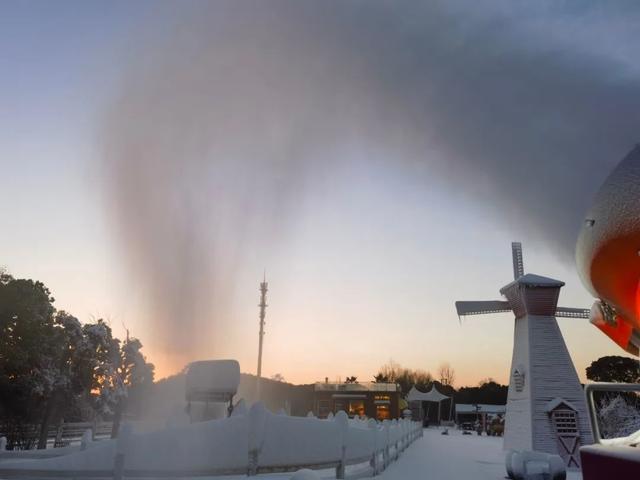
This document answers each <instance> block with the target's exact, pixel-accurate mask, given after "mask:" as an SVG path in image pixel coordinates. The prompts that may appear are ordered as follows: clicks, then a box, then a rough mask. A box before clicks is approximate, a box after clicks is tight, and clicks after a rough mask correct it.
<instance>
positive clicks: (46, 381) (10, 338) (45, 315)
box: [0, 271, 63, 440]
mask: <svg viewBox="0 0 640 480" xmlns="http://www.w3.org/2000/svg"><path fill="white" fill-rule="evenodd" d="M52 303H53V298H52V297H51V294H50V292H49V290H48V289H47V288H46V287H45V286H44V284H43V283H41V282H34V281H33V280H22V279H14V278H13V277H12V276H11V275H9V274H7V273H6V272H4V271H3V272H1V274H0V392H1V393H0V404H1V407H0V411H1V413H2V416H3V417H4V418H5V419H7V418H9V419H14V420H15V421H16V422H18V423H21V422H27V423H40V422H39V421H38V419H37V417H36V415H37V412H41V411H42V407H43V406H44V405H45V404H46V403H47V400H49V398H50V396H51V394H52V392H53V390H54V389H55V387H56V385H57V383H58V382H59V381H60V380H61V379H60V375H59V372H58V367H59V365H58V363H57V362H56V356H57V353H58V352H59V350H60V348H61V347H63V345H61V344H60V342H59V340H60V336H59V335H57V332H56V330H55V322H54V312H55V309H54V308H53V305H52ZM45 414H46V413H45ZM10 440H12V439H10Z"/></svg>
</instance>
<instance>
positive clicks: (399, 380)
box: [374, 360, 433, 395]
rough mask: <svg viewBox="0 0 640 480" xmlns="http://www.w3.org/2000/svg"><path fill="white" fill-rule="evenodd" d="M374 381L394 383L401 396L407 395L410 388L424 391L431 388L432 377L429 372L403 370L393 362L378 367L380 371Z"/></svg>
mask: <svg viewBox="0 0 640 480" xmlns="http://www.w3.org/2000/svg"><path fill="white" fill-rule="evenodd" d="M374 379H376V381H378V379H380V380H385V383H396V384H398V385H400V391H401V392H402V394H403V395H406V394H407V393H409V390H411V387H414V386H415V387H416V388H417V389H418V390H423V391H426V390H428V389H429V388H431V385H432V384H433V377H432V376H431V374H430V373H429V372H426V371H424V370H411V369H408V368H403V367H402V366H400V364H398V363H395V362H394V361H393V360H391V361H389V363H387V364H386V365H383V366H382V367H380V370H379V372H378V374H377V375H375V376H374ZM379 383H381V382H379Z"/></svg>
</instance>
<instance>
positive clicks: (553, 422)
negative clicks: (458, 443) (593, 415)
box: [456, 243, 593, 468]
mask: <svg viewBox="0 0 640 480" xmlns="http://www.w3.org/2000/svg"><path fill="white" fill-rule="evenodd" d="M511 248H512V254H513V277H514V280H513V282H511V283H509V284H508V285H506V286H505V287H502V289H501V290H500V293H501V294H502V295H504V297H505V298H506V300H493V301H476V302H456V310H457V311H458V316H464V315H479V314H485V313H500V312H513V313H514V315H515V328H514V339H513V357H512V360H511V370H510V375H509V379H510V380H509V393H508V398H507V416H506V424H505V436H504V448H505V449H507V450H509V449H513V450H535V451H541V452H547V453H552V454H557V455H560V456H561V457H562V458H563V460H564V461H565V464H566V465H567V467H569V468H580V456H579V452H578V450H579V448H580V446H581V445H586V444H590V443H592V442H593V440H592V434H591V427H590V424H589V417H588V414H587V408H586V403H585V398H584V393H583V391H582V386H581V385H580V381H579V380H578V375H577V373H576V369H575V367H574V366H573V362H572V361H571V357H570V356H569V352H568V350H567V346H566V345H565V343H564V340H563V338H562V333H561V332H560V329H559V327H558V322H557V321H556V317H568V318H589V310H585V309H581V308H563V307H558V306H557V304H558V296H559V294H560V288H561V287H563V286H564V282H561V281H558V280H553V279H551V278H546V277H541V276H539V275H534V274H531V273H528V274H526V275H525V273H524V266H523V261H522V245H521V244H520V243H512V244H511Z"/></svg>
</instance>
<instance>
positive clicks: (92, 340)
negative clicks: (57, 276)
mask: <svg viewBox="0 0 640 480" xmlns="http://www.w3.org/2000/svg"><path fill="white" fill-rule="evenodd" d="M53 301H54V299H53V298H52V297H51V294H50V292H49V290H48V289H47V288H46V287H45V286H44V284H42V283H41V282H35V281H33V280H24V279H15V278H13V277H12V276H11V275H9V274H7V273H6V271H4V270H2V269H0V418H2V419H3V421H5V422H9V423H11V424H12V425H13V426H14V427H15V428H12V431H13V432H14V434H13V436H12V435H9V437H10V438H8V440H9V442H8V443H9V448H15V447H18V448H32V446H33V445H34V442H35V441H36V440H37V441H38V447H39V448H45V447H46V442H47V434H48V431H49V426H50V425H51V424H52V422H53V421H55V420H56V419H57V418H64V416H66V415H73V412H77V411H80V410H81V408H80V406H83V405H84V406H87V405H88V406H91V407H92V408H93V409H94V411H99V412H101V413H102V414H108V415H114V425H115V426H116V428H117V425H118V423H119V418H120V415H121V414H122V409H123V408H124V401H123V398H124V397H126V396H127V395H128V396H130V397H131V398H132V399H133V401H132V402H131V404H133V403H134V402H135V401H137V402H139V400H140V398H141V395H142V391H143V390H144V389H148V388H149V387H150V386H151V385H152V383H153V373H154V367H153V364H151V363H148V362H147V361H146V359H145V357H144V356H143V355H142V354H141V353H140V349H141V348H142V343H141V342H140V341H139V340H137V339H135V338H131V339H130V338H129V337H128V335H127V339H126V341H125V342H123V343H122V344H121V343H120V341H119V340H118V339H116V338H114V337H113V335H112V332H111V328H110V327H109V326H108V325H107V324H106V323H105V322H104V321H102V320H98V321H97V322H96V323H90V324H85V325H82V324H81V323H80V322H79V321H78V319H77V318H75V317H73V316H72V315H70V314H68V313H67V312H64V311H59V312H56V309H55V308H54V307H53ZM25 424H26V425H34V424H35V425H40V428H39V432H38V434H37V437H33V436H32V435H31V434H29V436H28V438H26V437H25V436H24V435H23V433H22V432H25V431H28V430H29V431H30V429H25V428H21V425H25Z"/></svg>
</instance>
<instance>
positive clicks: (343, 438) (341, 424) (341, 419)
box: [334, 410, 349, 479]
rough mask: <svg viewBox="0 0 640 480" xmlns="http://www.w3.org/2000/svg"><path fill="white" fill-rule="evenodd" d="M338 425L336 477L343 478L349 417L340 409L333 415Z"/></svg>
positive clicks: (345, 464)
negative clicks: (338, 455) (338, 454)
mask: <svg viewBox="0 0 640 480" xmlns="http://www.w3.org/2000/svg"><path fill="white" fill-rule="evenodd" d="M334 422H335V423H336V427H338V441H339V445H340V461H339V463H338V466H337V467H336V478H337V479H343V478H344V475H345V471H346V468H347V431H348V430H349V417H348V416H347V412H345V411H344V410H340V411H339V412H338V413H336V415H335V417H334Z"/></svg>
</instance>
